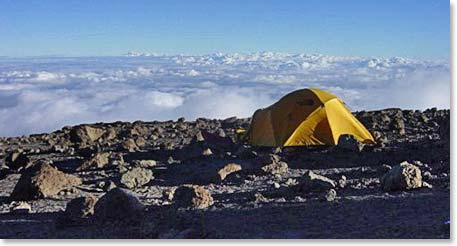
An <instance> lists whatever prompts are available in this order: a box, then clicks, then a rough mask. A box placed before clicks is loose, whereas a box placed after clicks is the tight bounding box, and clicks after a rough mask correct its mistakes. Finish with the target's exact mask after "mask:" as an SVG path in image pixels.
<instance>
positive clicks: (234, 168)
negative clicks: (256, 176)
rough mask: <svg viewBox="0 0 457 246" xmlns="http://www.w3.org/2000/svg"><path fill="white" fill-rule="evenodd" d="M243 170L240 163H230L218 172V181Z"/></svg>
mask: <svg viewBox="0 0 457 246" xmlns="http://www.w3.org/2000/svg"><path fill="white" fill-rule="evenodd" d="M241 170H242V168H241V166H240V165H238V164H235V163H229V164H227V165H225V166H224V167H223V168H221V169H220V170H219V171H218V172H217V176H216V179H217V180H218V181H223V180H224V179H225V178H226V177H227V176H228V175H230V174H232V173H235V172H238V171H241Z"/></svg>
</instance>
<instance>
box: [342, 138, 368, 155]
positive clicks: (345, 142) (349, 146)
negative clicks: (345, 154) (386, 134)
mask: <svg viewBox="0 0 457 246" xmlns="http://www.w3.org/2000/svg"><path fill="white" fill-rule="evenodd" d="M336 147H337V149H341V150H349V151H353V152H360V151H362V149H363V147H364V144H362V143H359V142H358V141H357V139H355V137H354V136H352V135H341V136H340V138H339V139H338V144H337V146H336Z"/></svg>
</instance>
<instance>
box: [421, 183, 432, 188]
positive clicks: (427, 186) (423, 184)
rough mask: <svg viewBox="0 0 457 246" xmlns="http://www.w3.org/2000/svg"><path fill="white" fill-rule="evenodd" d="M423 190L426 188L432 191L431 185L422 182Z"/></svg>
mask: <svg viewBox="0 0 457 246" xmlns="http://www.w3.org/2000/svg"><path fill="white" fill-rule="evenodd" d="M421 187H423V188H427V189H432V188H433V185H431V184H429V183H427V182H425V181H422V186H421Z"/></svg>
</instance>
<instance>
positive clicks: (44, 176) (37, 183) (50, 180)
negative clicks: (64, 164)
mask: <svg viewBox="0 0 457 246" xmlns="http://www.w3.org/2000/svg"><path fill="white" fill-rule="evenodd" d="M31 169H33V170H27V172H25V173H24V174H22V176H21V177H20V179H19V181H18V182H17V184H16V186H15V187H14V190H13V192H12V193H11V195H10V198H11V199H13V200H32V199H37V198H48V197H53V196H55V195H57V194H58V193H59V192H60V191H62V190H66V189H70V188H72V187H73V186H75V185H80V184H82V181H81V179H80V178H78V177H76V176H74V175H70V174H66V173H64V172H62V171H59V170H57V168H55V167H53V166H51V164H49V162H41V163H39V164H36V165H35V166H34V167H32V168H31Z"/></svg>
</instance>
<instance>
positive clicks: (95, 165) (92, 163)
mask: <svg viewBox="0 0 457 246" xmlns="http://www.w3.org/2000/svg"><path fill="white" fill-rule="evenodd" d="M109 156H110V154H109V153H96V154H95V155H94V156H92V157H91V158H90V159H89V160H87V161H85V162H83V163H82V164H81V166H79V167H78V168H76V170H77V171H86V170H91V169H100V168H103V167H105V166H106V165H107V164H108V163H109Z"/></svg>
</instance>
